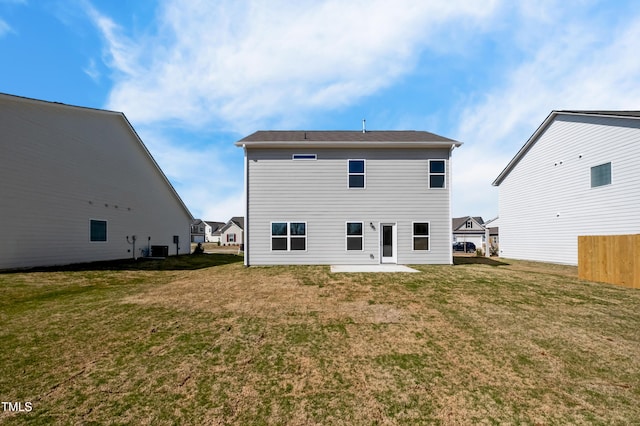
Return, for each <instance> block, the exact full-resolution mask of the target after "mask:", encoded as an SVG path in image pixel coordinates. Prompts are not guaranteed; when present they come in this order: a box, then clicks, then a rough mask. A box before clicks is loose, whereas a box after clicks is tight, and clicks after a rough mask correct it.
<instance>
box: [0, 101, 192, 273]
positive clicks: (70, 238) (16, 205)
mask: <svg viewBox="0 0 640 426" xmlns="http://www.w3.org/2000/svg"><path fill="white" fill-rule="evenodd" d="M0 152H1V154H0V199H1V200H2V201H1V202H0V269H7V268H20V267H32V266H46V265H57V264H69V263H77V262H89V261H97V260H111V259H122V258H129V257H133V256H140V255H141V254H142V252H143V251H146V250H147V249H148V248H150V247H151V246H160V247H165V248H166V249H167V250H166V252H168V254H171V255H173V254H176V253H183V254H186V253H189V241H190V238H189V224H190V222H191V220H192V216H191V213H190V212H189V210H188V209H187V207H186V206H185V205H184V203H183V202H182V200H181V199H180V197H179V196H178V194H177V193H176V191H175V190H174V188H173V187H172V186H171V184H170V183H169V181H168V180H167V178H166V176H165V175H164V174H163V172H162V170H160V168H159V167H158V164H157V163H156V162H155V161H154V159H153V157H152V156H151V154H150V153H149V151H148V150H147V148H146V147H145V146H144V144H143V143H142V141H141V140H140V138H139V137H138V135H137V134H136V132H135V131H134V130H133V128H132V127H131V124H130V123H129V121H128V120H127V119H126V117H125V116H124V114H122V113H120V112H113V111H104V110H98V109H91V108H82V107H76V106H69V105H64V104H60V103H53V102H45V101H40V100H35V99H27V98H22V97H17V96H11V95H6V94H0ZM25 224H28V225H25ZM134 237H135V240H134ZM157 252H159V253H161V252H165V250H157Z"/></svg>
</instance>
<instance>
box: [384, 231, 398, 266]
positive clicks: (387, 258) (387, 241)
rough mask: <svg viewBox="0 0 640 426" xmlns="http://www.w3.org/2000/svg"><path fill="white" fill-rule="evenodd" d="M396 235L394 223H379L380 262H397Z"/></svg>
mask: <svg viewBox="0 0 640 426" xmlns="http://www.w3.org/2000/svg"><path fill="white" fill-rule="evenodd" d="M397 245H398V236H397V232H396V224H395V223H381V224H380V263H398V250H397Z"/></svg>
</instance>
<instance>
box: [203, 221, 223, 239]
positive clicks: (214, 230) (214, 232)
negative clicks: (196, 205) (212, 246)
mask: <svg viewBox="0 0 640 426" xmlns="http://www.w3.org/2000/svg"><path fill="white" fill-rule="evenodd" d="M206 223H207V225H209V228H208V231H209V233H207V234H206V235H205V241H206V242H208V243H221V242H222V238H221V234H222V228H223V227H224V226H225V223H224V222H214V221H209V220H208V221H207V222H206Z"/></svg>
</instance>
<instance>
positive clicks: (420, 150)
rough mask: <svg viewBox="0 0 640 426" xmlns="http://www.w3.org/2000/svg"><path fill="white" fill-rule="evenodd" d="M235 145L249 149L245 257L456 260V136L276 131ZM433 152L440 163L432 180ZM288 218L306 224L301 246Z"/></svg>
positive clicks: (250, 261)
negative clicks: (433, 183) (453, 232)
mask: <svg viewBox="0 0 640 426" xmlns="http://www.w3.org/2000/svg"><path fill="white" fill-rule="evenodd" d="M236 145H238V146H244V149H245V160H246V164H245V168H246V176H245V179H246V182H245V184H246V191H247V192H246V204H247V206H246V215H245V217H246V233H245V262H246V264H247V265H267V264H377V263H383V262H395V263H403V264H421V263H433V264H450V263H451V262H452V256H451V244H450V241H451V216H450V203H451V195H450V190H449V189H448V188H449V187H450V184H449V183H450V180H451V175H450V170H451V167H450V158H451V151H452V149H453V148H454V147H456V146H459V145H460V143H459V142H456V141H453V140H450V139H446V138H443V137H441V136H437V135H434V134H431V133H428V132H367V133H361V132H330V131H329V132H280V131H278V132H256V133H254V134H253V135H250V136H248V137H247V138H245V139H243V140H241V141H239V142H237V143H236ZM295 156H305V158H307V157H308V158H313V161H299V160H296V159H295ZM431 160H436V161H438V162H440V163H441V164H440V166H441V167H440V168H438V170H446V172H444V171H439V172H438V173H440V174H439V176H442V179H443V182H441V183H442V185H440V186H439V187H438V188H435V189H434V188H430V184H429V180H430V172H429V163H430V161H431ZM294 223H295V224H304V235H303V237H304V250H302V249H294V245H293V242H292V241H291V239H293V238H294V237H295V236H294V234H292V230H291V225H292V224H294ZM274 224H277V229H276V230H275V231H274ZM284 224H287V225H288V228H287V227H285V226H284ZM301 230H302V228H299V232H302V231H301ZM276 231H277V233H276V234H274V232H276ZM285 231H286V232H285ZM299 238H302V235H300V236H299ZM274 241H275V242H274ZM287 241H288V242H287ZM285 244H288V245H287V246H286V247H287V249H286V250H285V249H284V247H285ZM274 247H275V248H276V249H274ZM298 247H299V248H302V247H303V243H302V240H301V242H299V246H298Z"/></svg>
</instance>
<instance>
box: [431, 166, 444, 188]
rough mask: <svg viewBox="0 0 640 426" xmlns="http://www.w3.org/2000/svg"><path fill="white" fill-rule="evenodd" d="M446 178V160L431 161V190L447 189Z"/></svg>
mask: <svg viewBox="0 0 640 426" xmlns="http://www.w3.org/2000/svg"><path fill="white" fill-rule="evenodd" d="M446 176H447V173H446V165H445V161H444V160H429V188H445V182H446V181H447V179H446Z"/></svg>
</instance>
